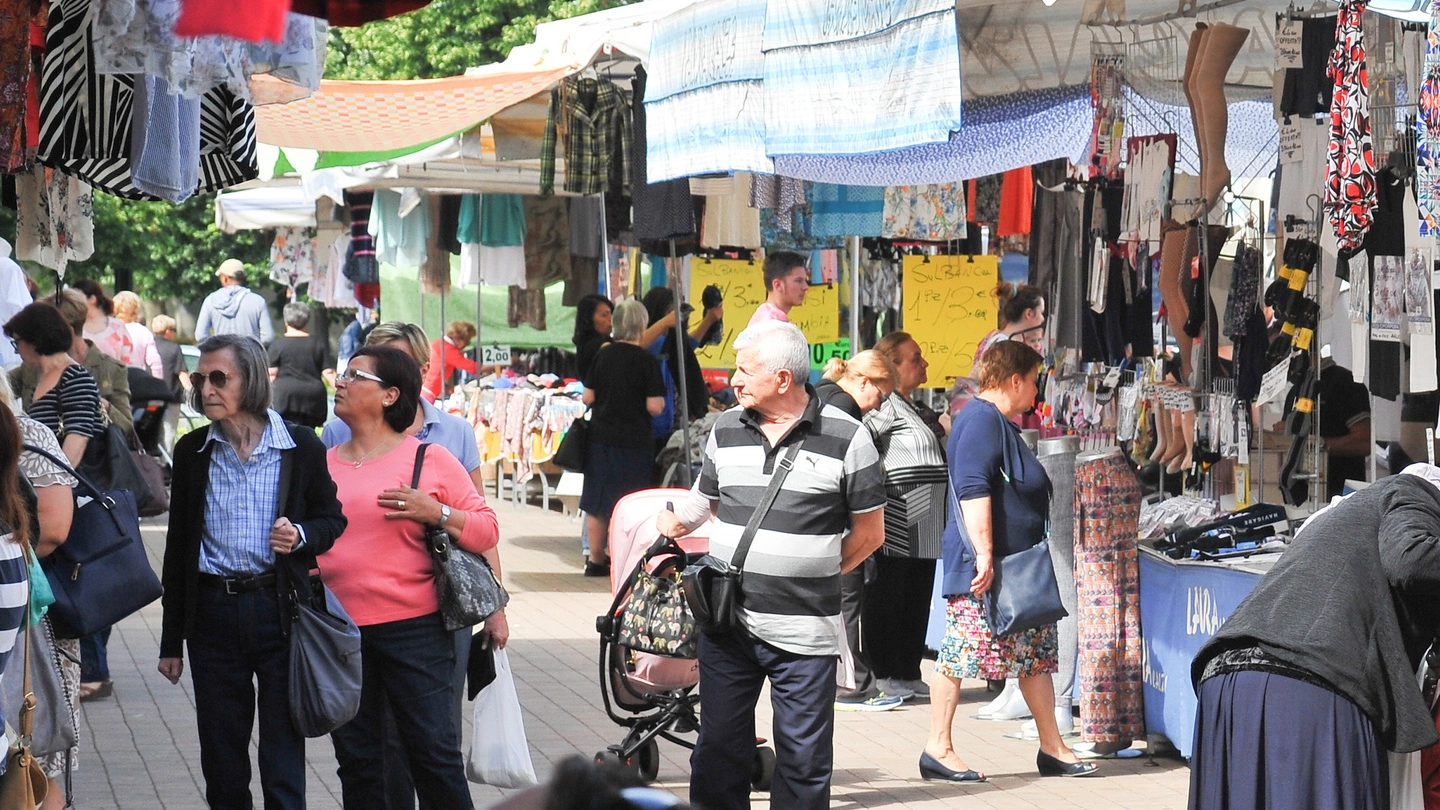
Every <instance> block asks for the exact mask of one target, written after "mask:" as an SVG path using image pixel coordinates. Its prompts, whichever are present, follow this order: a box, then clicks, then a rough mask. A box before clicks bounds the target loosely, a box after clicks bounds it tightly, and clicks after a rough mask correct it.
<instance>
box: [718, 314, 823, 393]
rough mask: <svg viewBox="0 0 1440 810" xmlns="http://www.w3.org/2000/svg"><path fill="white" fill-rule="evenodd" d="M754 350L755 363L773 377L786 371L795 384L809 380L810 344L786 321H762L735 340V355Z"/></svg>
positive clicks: (796, 327)
mask: <svg viewBox="0 0 1440 810" xmlns="http://www.w3.org/2000/svg"><path fill="white" fill-rule="evenodd" d="M745 349H754V350H755V359H756V361H758V362H759V363H760V365H761V367H763V368H764V369H765V370H766V371H768V372H770V373H771V374H774V373H776V372H778V371H780V369H782V368H783V369H788V370H789V372H790V374H791V376H793V377H794V378H795V379H797V380H808V379H810V344H809V342H807V341H806V340H805V333H803V332H801V331H800V327H798V326H796V325H795V324H793V323H786V322H785V321H761V322H759V323H757V324H753V325H751V326H747V327H745V329H744V330H743V331H741V332H740V334H738V335H736V336H735V351H736V352H737V353H738V352H740V351H743V350H745Z"/></svg>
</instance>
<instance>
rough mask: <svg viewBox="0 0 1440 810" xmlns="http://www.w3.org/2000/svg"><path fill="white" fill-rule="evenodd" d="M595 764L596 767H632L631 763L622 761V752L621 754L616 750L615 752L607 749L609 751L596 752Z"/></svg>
mask: <svg viewBox="0 0 1440 810" xmlns="http://www.w3.org/2000/svg"><path fill="white" fill-rule="evenodd" d="M595 764H596V765H620V766H622V767H626V768H628V767H630V763H629V762H626V761H625V760H624V759H622V758H621V757H620V752H619V751H616V750H614V749H609V748H607V749H606V750H604V751H596V752H595Z"/></svg>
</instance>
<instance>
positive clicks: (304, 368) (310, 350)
mask: <svg viewBox="0 0 1440 810" xmlns="http://www.w3.org/2000/svg"><path fill="white" fill-rule="evenodd" d="M284 315H285V334H284V335H282V336H280V337H277V338H275V340H274V342H273V343H271V344H270V382H271V385H272V391H273V393H272V395H271V396H272V397H273V399H272V400H271V406H272V407H273V408H275V410H277V411H279V412H280V415H281V416H283V417H284V418H285V421H287V422H294V423H295V424H297V425H304V426H305V427H311V428H316V427H320V426H321V425H323V424H325V417H326V416H327V415H328V414H327V411H328V407H327V403H326V396H325V383H324V382H323V380H329V381H330V382H331V384H334V381H335V369H334V368H333V367H332V366H331V364H330V359H329V346H327V345H326V341H325V339H324V338H323V337H321V336H316V337H311V335H310V333H309V332H306V331H304V330H305V327H306V326H308V325H309V323H310V306H309V305H308V304H303V303H301V302H299V301H291V302H290V303H288V304H286V305H285V312H284Z"/></svg>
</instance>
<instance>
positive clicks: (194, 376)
mask: <svg viewBox="0 0 1440 810" xmlns="http://www.w3.org/2000/svg"><path fill="white" fill-rule="evenodd" d="M206 380H209V381H210V387H211V388H217V389H218V388H224V387H225V385H226V384H227V383H229V382H230V375H229V374H226V373H225V372H223V371H212V372H210V373H209V374H201V373H200V372H198V371H192V372H191V373H190V385H192V386H194V387H195V388H197V389H199V388H201V387H202V386H204V385H205V381H206Z"/></svg>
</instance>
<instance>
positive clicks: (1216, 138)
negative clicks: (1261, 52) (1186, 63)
mask: <svg viewBox="0 0 1440 810" xmlns="http://www.w3.org/2000/svg"><path fill="white" fill-rule="evenodd" d="M1249 36H1250V29H1248V28H1240V27H1237V26H1234V25H1229V24H1227V23H1223V22H1222V23H1215V24H1214V25H1212V26H1210V27H1209V28H1208V29H1206V30H1205V33H1204V36H1203V44H1202V46H1201V48H1200V49H1199V52H1198V53H1197V54H1196V57H1195V65H1194V68H1193V69H1192V70H1191V71H1190V82H1189V84H1188V85H1187V87H1186V93H1185V95H1186V96H1187V97H1188V98H1189V99H1190V103H1191V105H1192V106H1198V107H1199V109H1200V112H1199V113H1198V114H1197V115H1196V123H1197V127H1196V130H1195V132H1196V136H1197V139H1198V140H1199V142H1200V189H1201V195H1202V196H1203V197H1204V198H1205V200H1206V202H1207V203H1209V204H1210V205H1214V204H1215V203H1216V201H1218V200H1219V199H1220V194H1221V193H1222V192H1223V191H1224V189H1225V187H1226V186H1227V185H1229V184H1230V167H1229V166H1227V165H1226V164H1225V130H1226V128H1227V127H1228V126H1229V122H1230V116H1229V112H1228V110H1227V109H1226V106H1225V74H1226V73H1227V72H1228V71H1229V70H1230V65H1231V64H1232V63H1233V62H1234V61H1235V57H1236V55H1238V54H1239V53H1240V48H1241V47H1243V46H1244V45H1245V40H1246V39H1247V38H1248V37H1249ZM1197 213H1201V212H1197Z"/></svg>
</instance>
